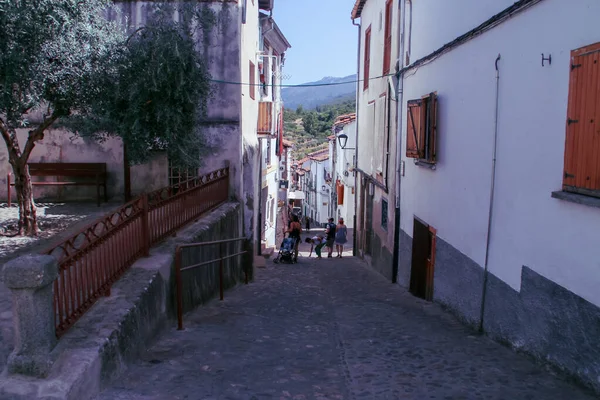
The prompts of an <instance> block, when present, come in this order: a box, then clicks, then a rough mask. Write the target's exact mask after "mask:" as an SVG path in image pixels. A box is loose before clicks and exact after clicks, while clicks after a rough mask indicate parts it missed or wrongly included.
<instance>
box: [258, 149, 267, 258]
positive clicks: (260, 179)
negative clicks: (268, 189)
mask: <svg viewBox="0 0 600 400" xmlns="http://www.w3.org/2000/svg"><path fill="white" fill-rule="evenodd" d="M258 157H259V164H258V223H257V224H256V226H257V228H258V229H257V231H258V240H257V241H256V243H257V246H256V247H257V249H256V254H258V255H259V256H260V255H262V230H263V229H264V228H265V227H264V224H263V223H262V178H263V177H262V169H263V156H262V140H260V139H258Z"/></svg>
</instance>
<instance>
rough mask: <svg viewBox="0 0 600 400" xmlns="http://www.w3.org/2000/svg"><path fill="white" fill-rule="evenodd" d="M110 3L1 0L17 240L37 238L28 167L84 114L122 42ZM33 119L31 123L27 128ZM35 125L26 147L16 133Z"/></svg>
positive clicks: (0, 86) (0, 123) (1, 77)
mask: <svg viewBox="0 0 600 400" xmlns="http://www.w3.org/2000/svg"><path fill="white" fill-rule="evenodd" d="M108 5H109V1H108V0H86V1H79V0H36V1H26V0H0V26H2V29H0V134H1V135H2V138H3V140H4V142H5V143H6V147H7V149H8V161H9V163H10V165H11V167H12V170H13V173H14V177H15V189H16V193H17V199H18V203H19V233H20V234H27V235H36V234H37V232H38V227H37V220H36V207H35V204H34V201H33V196H32V188H31V178H30V175H29V170H28V168H27V161H28V159H29V156H30V155H31V152H32V150H33V149H34V147H35V145H36V143H37V142H39V141H40V140H42V139H43V138H44V133H45V132H46V130H47V129H48V128H50V127H51V126H52V125H53V124H54V123H55V122H56V121H57V120H58V119H60V118H63V117H66V116H68V115H69V114H71V113H73V112H76V111H77V110H79V109H81V108H84V107H85V104H86V103H87V101H88V100H89V98H90V97H91V96H93V94H94V93H95V92H98V91H100V90H101V88H94V87H90V85H89V82H91V81H93V79H92V77H93V76H94V75H96V74H98V73H100V72H102V71H103V70H105V69H108V68H110V61H111V60H112V57H113V54H116V51H115V50H116V49H117V48H118V46H119V45H120V44H121V43H122V42H123V35H122V32H121V31H120V30H119V29H118V27H117V26H116V25H115V24H113V23H110V22H108V21H106V20H105V19H104V18H102V17H101V15H102V13H103V12H104V11H105V9H106V7H107V6H108ZM30 120H31V123H30ZM30 125H31V129H30V130H29V134H28V136H27V141H26V142H25V145H24V146H23V147H21V144H20V143H19V141H18V139H17V131H16V130H17V129H18V128H25V127H28V126H30Z"/></svg>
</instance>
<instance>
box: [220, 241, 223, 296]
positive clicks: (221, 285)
mask: <svg viewBox="0 0 600 400" xmlns="http://www.w3.org/2000/svg"><path fill="white" fill-rule="evenodd" d="M219 258H220V259H221V260H220V261H219V293H220V295H221V300H223V243H221V244H220V245H219Z"/></svg>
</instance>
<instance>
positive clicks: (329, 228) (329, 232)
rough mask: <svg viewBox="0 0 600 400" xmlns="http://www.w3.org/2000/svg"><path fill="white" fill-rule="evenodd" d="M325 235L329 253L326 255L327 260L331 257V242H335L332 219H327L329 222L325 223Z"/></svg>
mask: <svg viewBox="0 0 600 400" xmlns="http://www.w3.org/2000/svg"><path fill="white" fill-rule="evenodd" d="M325 233H326V234H327V243H326V245H327V248H328V249H329V253H328V254H327V258H331V257H333V242H334V241H335V224H334V223H333V218H329V222H328V223H327V229H326V230H325Z"/></svg>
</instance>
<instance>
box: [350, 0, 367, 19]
mask: <svg viewBox="0 0 600 400" xmlns="http://www.w3.org/2000/svg"><path fill="white" fill-rule="evenodd" d="M366 2H367V0H356V3H354V7H353V8H352V14H351V15H350V17H351V18H352V19H356V18H360V13H361V12H362V9H363V7H364V6H365V3H366Z"/></svg>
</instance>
